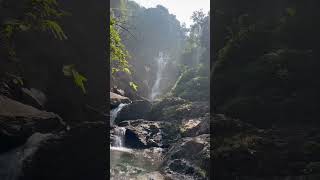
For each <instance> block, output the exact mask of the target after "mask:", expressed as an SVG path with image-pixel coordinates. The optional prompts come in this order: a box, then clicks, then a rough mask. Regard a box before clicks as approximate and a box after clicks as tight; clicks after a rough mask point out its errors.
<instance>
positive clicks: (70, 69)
mask: <svg viewBox="0 0 320 180" xmlns="http://www.w3.org/2000/svg"><path fill="white" fill-rule="evenodd" d="M62 72H63V74H64V75H65V76H67V77H72V78H73V82H74V83H75V85H76V86H78V87H79V88H80V89H81V90H82V92H83V93H84V94H86V88H85V86H84V83H85V82H86V81H87V78H86V77H85V76H83V75H82V74H80V73H79V72H78V71H77V70H76V69H75V66H74V64H70V65H64V66H63V67H62Z"/></svg>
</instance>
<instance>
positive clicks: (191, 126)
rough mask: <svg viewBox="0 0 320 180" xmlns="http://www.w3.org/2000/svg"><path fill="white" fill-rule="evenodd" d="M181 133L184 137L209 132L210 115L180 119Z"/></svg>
mask: <svg viewBox="0 0 320 180" xmlns="http://www.w3.org/2000/svg"><path fill="white" fill-rule="evenodd" d="M180 131H181V134H182V136H184V137H194V136H199V135H201V134H210V116H209V114H208V115H206V116H205V117H200V118H193V119H186V120H183V121H182V126H181V128H180Z"/></svg>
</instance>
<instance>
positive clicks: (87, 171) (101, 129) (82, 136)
mask: <svg viewBox="0 0 320 180" xmlns="http://www.w3.org/2000/svg"><path fill="white" fill-rule="evenodd" d="M104 137H105V123H104V122H84V123H82V124H79V125H77V126H75V127H73V128H71V130H70V131H67V132H64V133H60V134H56V135H55V136H50V138H46V139H44V140H41V141H40V142H37V143H36V144H37V145H36V144H31V148H32V147H37V148H36V149H34V151H33V153H32V155H30V156H28V160H27V161H24V162H23V164H22V175H21V177H20V178H19V180H43V179H46V180H57V179H61V180H63V179H78V180H88V179H104V178H105V175H106V172H105V171H106V169H105V166H106V164H107V162H106V159H107V158H103V157H105V156H106V146H105V143H104V140H105V139H104Z"/></svg>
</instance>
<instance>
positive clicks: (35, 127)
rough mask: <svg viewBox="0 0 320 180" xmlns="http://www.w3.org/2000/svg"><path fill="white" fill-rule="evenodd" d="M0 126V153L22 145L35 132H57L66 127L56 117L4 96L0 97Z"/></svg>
mask: <svg viewBox="0 0 320 180" xmlns="http://www.w3.org/2000/svg"><path fill="white" fill-rule="evenodd" d="M0 124H1V126H0V143H1V146H0V147H1V148H0V152H1V151H6V150H8V149H10V148H13V147H16V146H18V145H20V144H21V143H24V141H25V140H26V139H27V138H28V137H29V136H31V135H32V134H33V133H35V132H40V133H49V132H57V131H60V130H63V129H65V127H66V124H65V122H64V121H63V120H62V119H61V118H60V117H59V116H58V115H56V114H54V113H51V112H46V111H40V110H38V109H36V108H34V107H32V106H29V105H25V104H22V103H20V102H17V101H15V100H12V99H10V98H8V97H5V96H0Z"/></svg>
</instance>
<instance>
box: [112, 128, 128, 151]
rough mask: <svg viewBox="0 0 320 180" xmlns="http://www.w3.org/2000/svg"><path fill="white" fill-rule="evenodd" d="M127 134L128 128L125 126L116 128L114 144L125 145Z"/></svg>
mask: <svg viewBox="0 0 320 180" xmlns="http://www.w3.org/2000/svg"><path fill="white" fill-rule="evenodd" d="M125 134H126V128H124V127H116V128H115V130H114V135H115V141H114V145H113V146H115V147H124V136H125Z"/></svg>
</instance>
